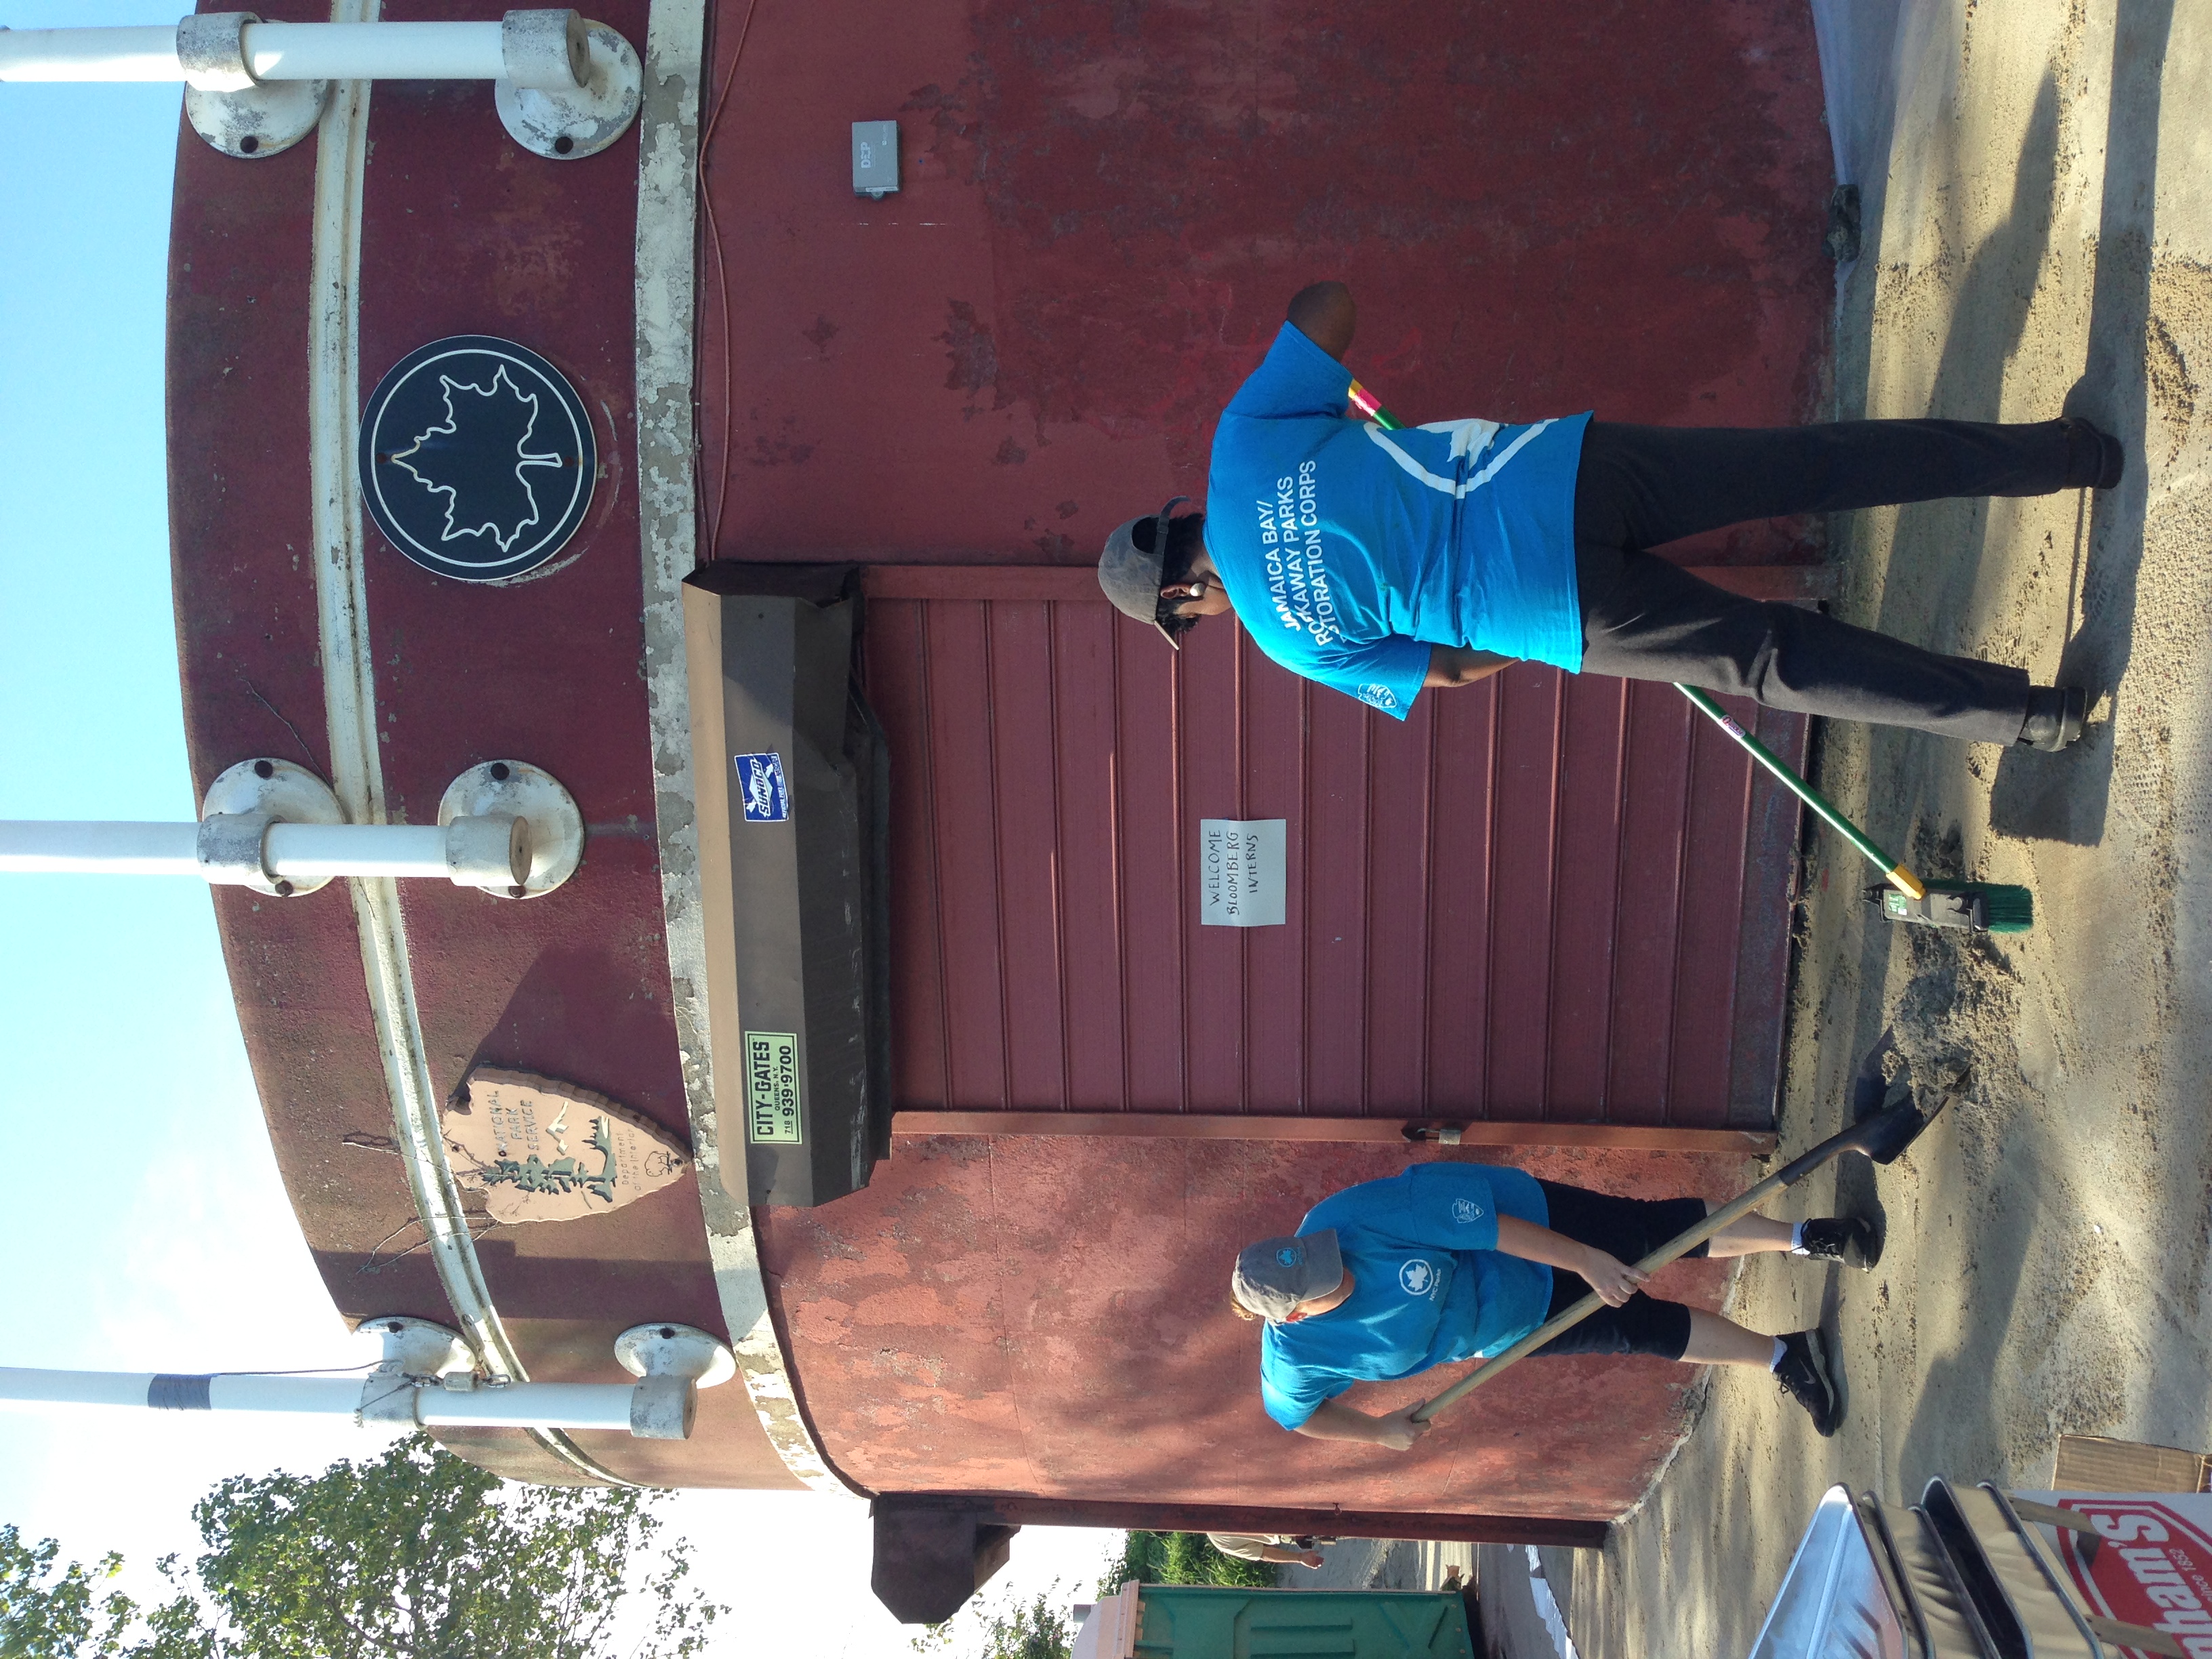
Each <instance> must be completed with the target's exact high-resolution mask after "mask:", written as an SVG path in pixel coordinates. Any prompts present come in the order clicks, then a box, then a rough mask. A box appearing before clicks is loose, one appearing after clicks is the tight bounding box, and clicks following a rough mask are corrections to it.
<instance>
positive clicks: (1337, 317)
mask: <svg viewBox="0 0 2212 1659" xmlns="http://www.w3.org/2000/svg"><path fill="white" fill-rule="evenodd" d="M1358 320H1359V313H1358V311H1357V310H1356V309H1355V308H1354V307H1353V306H1352V290H1351V289H1348V288H1346V286H1345V285H1344V284H1343V283H1309V284H1308V285H1307V286H1306V287H1304V288H1302V289H1299V290H1298V291H1297V293H1296V294H1293V295H1291V322H1293V323H1295V324H1296V325H1297V330H1298V332H1299V333H1301V334H1303V335H1304V336H1305V337H1306V338H1308V339H1309V340H1311V341H1312V342H1313V343H1315V344H1316V345H1317V346H1319V347H1320V348H1321V349H1322V350H1323V351H1326V352H1327V353H1328V355H1329V356H1332V357H1334V358H1335V359H1336V360H1337V362H1343V361H1344V354H1345V353H1346V352H1347V351H1349V350H1351V349H1352V328H1353V326H1354V325H1356V324H1357V323H1358Z"/></svg>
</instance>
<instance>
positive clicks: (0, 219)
mask: <svg viewBox="0 0 2212 1659" xmlns="http://www.w3.org/2000/svg"><path fill="white" fill-rule="evenodd" d="M182 9H184V8H183V7H182V6H181V5H180V4H179V3H177V0H170V3H168V4H166V5H163V4H148V3H145V0H0V25H5V26H7V27H14V28H37V27H56V26H58V25H63V24H69V25H77V26H82V25H88V24H94V23H110V24H129V23H165V22H172V21H174V20H175V18H176V17H177V15H179V11H181V10H182ZM499 9H500V8H499V7H497V6H495V5H487V6H486V8H485V15H487V16H491V15H497V13H498V11H499ZM178 107H179V91H178V89H177V88H174V87H163V86H64V87H49V86H25V85H8V86H0V156H4V157H5V158H6V160H5V161H4V163H0V818H94V819H156V820H183V819H189V818H191V817H196V816H197V804H196V803H195V801H194V799H193V798H192V791H191V777H190V775H189V772H188V769H187V767H186V762H185V740H184V723H183V711H182V704H181V701H180V695H179V688H178V682H177V659H176V636H175V629H174V623H173V616H172V611H171V597H170V588H169V559H168V532H167V496H166V491H165V483H164V476H163V469H164V452H163V435H162V325H163V309H164V301H165V284H166V280H167V273H166V258H167V239H168V216H169V189H170V182H171V174H172V170H173V165H174V159H175V153H176V143H177V131H178ZM193 142H197V141H193ZM238 165H240V166H252V163H251V162H240V163H239V164H238ZM301 418H304V411H302V413H301ZM301 488H302V489H306V488H307V481H306V480H305V479H302V480H301ZM0 1054H4V1056H5V1057H6V1066H5V1070H4V1072H0V1077H4V1079H5V1082H4V1085H0V1088H4V1091H5V1104H4V1107H0V1122H4V1123H5V1124H6V1126H7V1135H8V1141H9V1147H8V1155H9V1160H10V1161H11V1164H12V1167H13V1168H14V1169H15V1171H16V1174H15V1176H13V1177H12V1178H9V1179H7V1180H6V1181H5V1182H4V1184H0V1248H4V1249H5V1250H6V1252H7V1255H9V1257H10V1258H11V1264H10V1265H11V1269H12V1270H11V1271H9V1273H7V1275H6V1281H5V1282H6V1287H7V1289H6V1296H5V1298H4V1302H0V1306H4V1307H5V1309H6V1310H7V1315H6V1318H5V1320H4V1322H0V1365H38V1366H52V1367H60V1368H65V1369H66V1368H82V1369H86V1370H131V1371H147V1370H167V1371H202V1370H259V1369H289V1368H295V1367H306V1366H323V1365H328V1366H351V1365H356V1364H362V1363H364V1362H366V1361H368V1360H369V1359H370V1358H373V1357H374V1355H373V1353H371V1352H368V1351H367V1345H366V1344H364V1343H362V1341H361V1340H359V1339H356V1338H355V1337H353V1336H352V1335H350V1334H349V1333H348V1332H347V1331H346V1329H345V1327H344V1325H343V1322H341V1321H340V1320H339V1318H338V1316H337V1313H336V1312H335V1311H334V1310H332V1308H331V1303H330V1299H329V1297H327V1296H326V1295H325V1292H324V1290H323V1286H322V1282H321V1280H320V1279H319V1278H318V1277H317V1276H316V1274H315V1273H314V1270H313V1266H312V1264H311V1263H310V1261H309V1260H308V1256H307V1248H306V1245H305V1243H303V1241H302V1240H301V1236H300V1232H299V1230H298V1228H297V1226H296V1225H295V1222H294V1219H293V1217H292V1212H291V1209H290V1206H289V1204H288V1202H287V1200H286V1199H285V1196H284V1193H283V1187H282V1185H281V1184H280V1183H279V1182H278V1180H277V1176H276V1162H275V1159H274V1158H272V1157H271V1155H270V1149H269V1142H268V1138H267V1135H266V1133H265V1132H264V1127H263V1124H262V1119H261V1112H260V1106H259V1103H258V1099H257V1097H256V1096H255V1094H254V1090H253V1081H252V1075H251V1074H250V1073H249V1072H248V1070H247V1067H246V1053H245V1048H244V1046H243V1044H242V1042H240V1036H239V1031H238V1022H237V1018H236V1015H235V1013H234V1010H233V1008H232V1006H231V1000H230V990H229V983H228V980H227V978H226V977H225V975H224V971H223V966H222V951H221V948H220V945H219V944H218V941H217V938H216V928H215V916H214V910H213V907H212V906H211V904H210V901H209V897H208V893H207V890H206V888H205V887H204V886H203V885H202V884H200V883H199V882H197V881H195V880H191V879H163V878H120V877H118V878H87V877H65V876H21V875H15V876H5V877H0ZM730 1386H733V1387H734V1386H738V1385H736V1384H732V1385H730ZM374 1449H375V1448H374V1443H372V1442H371V1441H370V1440H369V1439H368V1437H365V1436H364V1435H363V1433H362V1431H358V1430H356V1429H353V1428H352V1427H351V1426H350V1425H345V1424H343V1423H336V1424H333V1423H323V1422H312V1421H311V1422H288V1421H285V1420H283V1419H266V1418H225V1417H221V1416H213V1415H210V1416H198V1415H194V1416H191V1417H179V1416H177V1415H174V1414H171V1413H161V1414H159V1415H155V1414H152V1413H145V1414H139V1413H98V1414H97V1415H89V1414H80V1415H74V1416H68V1415H60V1414H55V1415H39V1414H29V1413H14V1412H0V1523H11V1524H13V1525H15V1526H16V1527H17V1528H20V1529H21V1531H22V1532H23V1533H24V1534H27V1536H29V1537H32V1538H46V1537H52V1538H56V1539H58V1540H59V1541H61V1544H62V1547H63V1549H64V1552H65V1553H69V1554H71V1555H74V1556H76V1557H78V1558H80V1559H97V1558H98V1557H100V1556H101V1555H103V1554H105V1553H106V1552H107V1551H109V1550H119V1551H121V1552H123V1553H124V1555H125V1559H126V1572H125V1585H126V1587H133V1588H136V1589H141V1590H150V1589H153V1588H155V1585H156V1583H157V1581H155V1579H154V1577H153V1576H152V1573H151V1565H152V1563H153V1562H154V1560H155V1559H156V1558H157V1557H159V1556H161V1555H163V1554H166V1553H170V1552H178V1553H182V1554H184V1555H185V1556H187V1557H189V1556H190V1555H191V1554H193V1553H196V1552H197V1543H198V1540H197V1534H196V1533H195V1532H194V1530H193V1528H192V1526H191V1504H192V1502H193V1500H194V1499H196V1498H197V1497H199V1496H200V1494H202V1493H203V1492H205V1491H206V1490H207V1489H208V1488H209V1487H210V1486H213V1485H214V1484H215V1483H216V1481H217V1480H221V1479H222V1477H223V1476H225V1475H228V1474H240V1473H247V1472H255V1473H258V1472H265V1471H267V1470H270V1469H272V1468H291V1469H295V1470H300V1471H303V1472H311V1471H313V1470H315V1469H319V1468H322V1467H323V1466H324V1465H325V1464H326V1463H328V1462H330V1461H331V1459H333V1458H335V1457H340V1456H348V1455H363V1454H365V1453H373V1452H374ZM667 1513H668V1516H669V1518H670V1520H671V1522H672V1523H673V1526H674V1528H677V1529H679V1530H680V1531H681V1532H682V1533H683V1534H684V1535H685V1536H687V1537H688V1538H690V1540H691V1541H692V1542H693V1543H694V1545H695V1546H696V1568H695V1573H696V1578H697V1581H698V1582H699V1583H702V1586H703V1587H704V1588H706V1589H708V1592H709V1593H710V1594H712V1595H714V1596H715V1598H716V1599H718V1600H720V1601H724V1602H726V1603H729V1604H731V1605H732V1607H733V1609H734V1614H733V1617H732V1619H731V1620H726V1621H725V1622H724V1623H723V1624H722V1625H721V1626H720V1632H721V1633H720V1636H719V1637H718V1638H717V1640H716V1642H715V1644H714V1651H715V1652H717V1653H726V1654H730V1655H735V1654H737V1653H738V1652H740V1651H744V1652H746V1653H748V1654H750V1653H754V1652H757V1651H760V1650H762V1649H761V1645H760V1644H762V1643H763V1642H765V1643H767V1644H769V1645H768V1647H767V1649H766V1650H767V1651H770V1652H783V1653H799V1652H803V1653H806V1654H809V1655H811V1656H818V1659H891V1656H900V1659H904V1656H907V1655H908V1653H909V1646H908V1644H909V1641H910V1638H911V1637H912V1636H913V1634H914V1632H912V1631H911V1630H910V1629H907V1628H903V1627H902V1626H898V1625H896V1624H895V1623H894V1622H893V1621H892V1620H891V1618H890V1615H889V1614H888V1613H885V1612H884V1610H883V1608H882V1607H880V1606H879V1605H878V1603H877V1601H876V1600H875V1598H874V1597H873V1596H872V1595H871V1594H870V1593H869V1591H868V1589H867V1572H868V1559H869V1529H868V1522H867V1518H866V1506H865V1504H862V1503H860V1501H859V1500H857V1499H846V1498H835V1497H827V1496H821V1495H816V1494H788V1493H772V1492H686V1493H683V1494H679V1495H678V1497H676V1498H674V1499H672V1500H671V1504H670V1505H669V1508H668V1510H667ZM1118 1540H1119V1534H1113V1533H1106V1532H1096V1531H1087V1530H1073V1529H1070V1530H1065V1531H1060V1530H1053V1529H1040V1528H1030V1529H1029V1530H1028V1531H1026V1532H1024V1534H1022V1535H1021V1536H1020V1537H1018V1539H1017V1540H1016V1541H1015V1543H1014V1552H1013V1560H1012V1564H1011V1565H1009V1566H1008V1567H1007V1568H1006V1570H1005V1571H1002V1572H1001V1573H1000V1576H999V1577H998V1578H997V1579H996V1580H994V1582H993V1583H992V1584H991V1586H990V1587H989V1589H988V1590H987V1592H986V1595H985V1596H984V1597H982V1598H979V1600H987V1601H993V1602H996V1601H1000V1600H1002V1599H1003V1598H1005V1597H1006V1596H1008V1595H1019V1596H1022V1597H1024V1598H1026V1597H1027V1596H1029V1595H1034V1594H1035V1593H1036V1591H1038V1590H1040V1589H1045V1588H1046V1587H1048V1586H1049V1585H1052V1584H1054V1583H1057V1584H1058V1585H1059V1587H1060V1595H1062V1596H1063V1597H1064V1598H1065V1599H1066V1600H1071V1601H1072V1600H1086V1601H1087V1600H1088V1599H1090V1595H1091V1581H1092V1579H1093V1577H1095V1574H1096V1572H1097V1569H1098V1567H1099V1566H1100V1565H1102V1564H1103V1561H1104V1559H1105V1558H1106V1555H1107V1553H1108V1552H1109V1548H1111V1547H1113V1546H1115V1544H1116V1543H1117V1542H1118ZM971 1605H972V1604H971ZM954 1651H955V1656H956V1659H957V1655H958V1654H959V1652H960V1651H961V1648H959V1647H957V1646H956V1649H955V1650H954Z"/></svg>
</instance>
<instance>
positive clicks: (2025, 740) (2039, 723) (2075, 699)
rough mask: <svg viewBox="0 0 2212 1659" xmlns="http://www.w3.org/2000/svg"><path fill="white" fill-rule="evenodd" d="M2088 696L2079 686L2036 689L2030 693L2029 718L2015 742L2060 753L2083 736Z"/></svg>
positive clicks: (2028, 696)
mask: <svg viewBox="0 0 2212 1659" xmlns="http://www.w3.org/2000/svg"><path fill="white" fill-rule="evenodd" d="M2088 712H2089V694H2088V693H2087V692H2086V691H2084V690H2082V689H2081V687H2080V686H2078V685H2036V686H2030V687H2029V688H2028V692H2027V719H2026V720H2023V721H2021V727H2020V736H2019V738H2017V739H2016V741H2018V742H2020V743H2022V744H2026V745H2027V747H2028V748H2030V749H2041V750H2046V751H2048V752H2050V753H2053V754H2055V753H2057V751H2058V750H2061V749H2063V748H2064V747H2065V746H2066V745H2067V744H2069V743H2072V742H2073V741H2074V740H2075V738H2078V737H2080V736H2081V720H2082V717H2083V716H2084V715H2085V714H2087V713H2088Z"/></svg>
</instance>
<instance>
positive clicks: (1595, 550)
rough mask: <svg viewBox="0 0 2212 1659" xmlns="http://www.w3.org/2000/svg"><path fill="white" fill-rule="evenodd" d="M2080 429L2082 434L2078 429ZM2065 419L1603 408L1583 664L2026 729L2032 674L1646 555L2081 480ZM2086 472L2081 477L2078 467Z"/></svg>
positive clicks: (1749, 692)
mask: <svg viewBox="0 0 2212 1659" xmlns="http://www.w3.org/2000/svg"><path fill="white" fill-rule="evenodd" d="M2077 441H2078V440H2077ZM2068 452H2069V441H2068V436H2067V433H2066V430H2065V428H2063V426H2062V424H2061V423H2060V422H2057V421H2045V422H2040V423H2039V424H2036V425H2033V426H1987V425H1982V424H1979V423H1977V422H1968V421H1850V422H1843V423H1841V424H1838V425H1832V426H1805V427H1786V428H1776V429H1774V430H1771V431H1765V430H1756V429H1750V428H1726V427H1709V428H1694V427H1656V426H1616V425H1612V424H1609V423H1607V422H1601V421H1593V422H1590V424H1589V429H1588V431H1587V433H1586V434H1585V435H1584V437H1583V455H1582V468H1581V471H1580V472H1579V474H1578V475H1577V479H1576V483H1575V580H1576V585H1577V588H1578V589H1579V590H1580V592H1579V597H1580V599H1581V601H1582V613H1583V671H1585V672H1587V673H1593V674H1613V675H1618V676H1620V678H1624V679H1635V680H1680V681H1682V682H1684V683H1685V684H1691V685H1697V686H1702V687H1703V688H1705V690H1709V691H1717V692H1722V693H1725V694H1728V695H1730V696H1744V697H1750V698H1753V699H1754V700H1755V701H1757V702H1762V703H1765V704H1766V705H1767V706H1768V707H1769V708H1784V709H1789V710H1790V711H1792V712H1794V713H1796V714H1828V715H1833V716H1836V717H1838V718H1840V719H1844V720H1871V721H1874V722H1875V723H1877V724H1880V725H1885V726H1913V727H1917V729H1918V730H1920V731H1923V732H1934V733H1936V735H1937V736H1939V737H1946V738H1963V739H1966V740H1967V741H1970V742H1977V743H2007V744H2008V743H2014V742H2016V741H2018V739H2019V737H2020V730H2021V724H2022V723H2023V722H2024V721H2025V720H2026V719H2027V692H2028V678H2027V671H2025V670H2024V669H2019V668H2014V667H2009V666H2008V665H2004V664H2002V663H1986V662H1977V661H1974V660H1973V659H1971V658H1966V657H1946V656H1942V655H1940V654H1938V653H1936V652H1933V651H1923V650H1922V649H1921V648H1920V647H1917V646H1913V645H1907V644H1905V641H1902V640H1893V639H1891V638H1890V637H1889V636H1888V635H1884V634H1876V633H1874V632H1873V631H1871V630H1870V629H1864V628H1854V627H1852V626H1851V625H1850V623H1844V622H1838V621H1837V620H1836V619H1835V618H1833V617H1824V616H1822V615H1820V613H1819V612H1817V611H1807V610H1801V609H1799V608H1798V607H1797V606H1796V605H1780V604H1774V603H1771V602H1762V601H1760V600H1757V599H1744V598H1742V597H1741V596H1740V595H1737V594H1734V593H1728V592H1723V591H1722V590H1721V589H1719V588H1717V587H1715V586H1712V585H1711V583H1709V582H1704V581H1700V580H1698V578H1696V577H1695V576H1692V575H1691V574H1689V573H1688V572H1687V571H1686V570H1684V569H1682V568H1680V566H1678V565H1674V564H1670V563H1668V562H1667V561H1666V560H1664V559H1662V558H1658V557H1656V556H1653V555H1652V554H1650V552H1648V551H1646V550H1647V549H1649V548H1653V547H1657V546H1659V545H1661V544H1663V543H1667V542H1671V541H1675V540H1679V539H1680V538H1682V537H1684V536H1693V535H1696V534H1697V533H1698V532H1700V531H1705V530H1715V529H1718V528H1719V527H1721V526H1723V525H1731V524H1740V523H1741V522H1743V521H1744V520H1752V519H1772V518H1781V517H1784V516H1786V515H1788V514H1791V513H1835V512H1841V511H1844V510H1845V509H1847V508H1850V507H1887V506H1893V505H1896V504H1899V503H1901V502H1905V501H1936V500H1939V499H1942V498H1943V497H1946V496H1952V495H2049V494H2051V493H2052V492H2053V491H2055V490H2058V489H2065V488H2068V487H2069V477H2073V478H2074V482H2075V487H2077V488H2078V487H2079V486H2080V484H2081V483H2086V482H2087V473H2086V472H2085V471H2084V469H2085V468H2086V469H2088V470H2089V471H2093V459H2091V458H2087V457H2083V456H2075V457H2073V458H2071V459H2073V461H2074V463H2075V464H2074V465H2073V466H2072V467H2070V468H2069V453H2068ZM2077 474H2078V475H2081V476H2079V477H2075V475H2077Z"/></svg>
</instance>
